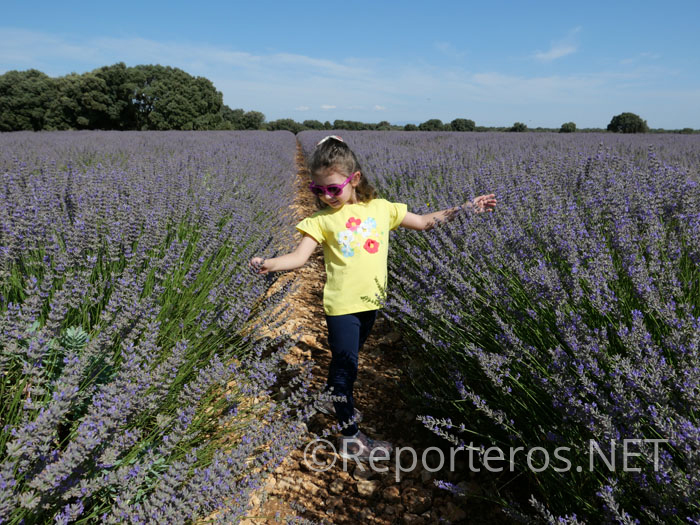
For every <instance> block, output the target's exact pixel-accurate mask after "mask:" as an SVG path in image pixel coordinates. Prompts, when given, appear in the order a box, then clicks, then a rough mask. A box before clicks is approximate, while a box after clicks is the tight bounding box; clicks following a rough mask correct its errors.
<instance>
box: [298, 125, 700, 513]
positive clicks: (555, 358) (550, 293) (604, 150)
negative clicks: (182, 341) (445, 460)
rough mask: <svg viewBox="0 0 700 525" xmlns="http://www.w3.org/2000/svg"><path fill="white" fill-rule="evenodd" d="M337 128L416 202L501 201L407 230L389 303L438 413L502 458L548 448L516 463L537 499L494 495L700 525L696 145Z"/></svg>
mask: <svg viewBox="0 0 700 525" xmlns="http://www.w3.org/2000/svg"><path fill="white" fill-rule="evenodd" d="M319 135H320V134H319V133H311V132H308V133H303V134H302V136H301V141H302V144H303V145H304V146H305V148H307V149H310V147H311V145H312V144H313V143H314V141H316V140H318V138H320V137H319ZM341 135H342V136H343V138H344V139H346V140H347V141H348V142H349V143H350V145H351V147H352V148H353V150H354V151H356V152H357V153H358V155H359V156H360V158H361V159H363V167H364V168H365V170H366V171H367V172H368V173H369V176H370V177H372V181H373V182H376V183H377V184H378V185H379V187H380V189H381V193H382V194H383V195H384V196H385V197H387V198H389V199H392V200H397V201H402V202H407V203H408V204H409V209H411V210H413V211H417V212H419V213H420V212H427V211H430V210H436V209H441V208H444V207H448V206H451V205H454V204H456V203H459V202H463V201H465V200H467V199H468V198H470V197H472V196H474V195H478V194H481V193H484V192H493V193H495V194H496V195H497V198H498V199H499V209H498V211H497V213H495V214H492V215H488V216H487V215H486V214H484V215H468V214H463V215H461V216H459V217H458V218H457V220H455V221H453V222H451V223H448V224H445V225H443V226H442V227H441V228H438V229H436V230H433V231H430V232H424V233H415V232H410V231H397V232H396V233H395V234H394V237H393V240H392V252H391V254H390V289H389V291H388V297H386V308H385V311H386V313H387V315H388V316H389V317H390V318H391V319H392V320H393V321H394V322H396V323H397V324H398V325H399V327H400V330H401V331H402V333H403V334H405V335H406V339H407V340H408V341H409V343H411V344H412V346H411V348H410V350H409V351H407V359H409V360H410V370H411V373H410V380H411V382H412V384H413V386H414V391H415V393H416V395H417V399H416V401H418V402H423V406H424V411H426V412H428V413H430V414H431V415H429V416H424V417H423V418H422V421H423V422H424V424H425V425H426V426H427V427H428V428H431V429H432V430H434V431H435V432H436V433H438V434H439V435H442V436H444V437H446V438H448V439H450V440H451V441H452V442H453V443H455V444H456V445H468V444H469V443H470V442H471V441H474V442H476V444H477V446H479V445H481V446H484V445H485V446H487V447H488V446H490V445H496V446H499V447H500V448H501V449H502V450H505V451H506V455H507V451H508V450H509V449H510V447H523V449H524V450H525V451H526V452H527V451H528V450H532V449H534V448H535V447H541V450H540V452H539V454H537V455H535V456H534V458H535V460H534V461H531V462H530V463H528V462H527V461H526V456H525V454H524V453H522V452H521V453H520V454H519V455H516V456H515V457H514V460H513V464H508V463H507V462H503V463H502V464H500V466H501V467H504V469H505V471H508V470H509V469H513V471H514V477H516V475H517V474H519V475H520V478H521V479H523V478H524V479H526V480H527V483H524V484H522V486H524V487H526V489H527V490H528V491H529V492H531V493H532V494H533V497H532V498H531V499H530V503H531V505H532V506H531V509H530V510H527V508H526V507H525V508H523V507H522V505H518V502H517V501H516V500H515V499H514V497H513V496H512V495H508V494H507V493H503V494H501V495H496V496H495V497H496V498H500V499H501V501H502V502H503V503H507V504H509V505H510V508H511V513H512V515H516V514H517V515H519V516H520V518H521V519H536V518H537V519H540V520H541V521H544V522H552V523H553V522H555V521H556V522H577V520H584V521H589V522H593V523H599V522H622V523H632V522H644V523H659V522H663V523H688V522H691V523H697V522H700V505H699V504H698V502H699V501H700V478H699V477H698V463H699V461H700V450H699V447H698V443H699V442H700V441H699V439H698V438H699V437H700V434H699V430H698V409H699V408H700V405H699V404H698V401H699V398H698V393H699V392H700V362H699V357H698V355H699V354H698V347H699V342H700V336H699V335H698V334H700V331H699V328H700V285H699V280H698V275H699V274H698V263H700V249H699V248H698V247H699V246H700V188H699V186H698V183H699V182H700V175H699V170H700V142H699V141H698V139H697V138H696V137H680V136H668V135H661V136H645V137H620V136H613V135H608V134H587V135H580V136H575V137H572V136H567V137H560V136H556V135H554V134H530V135H528V136H518V137H515V136H512V135H505V134H457V133H398V132H397V133H386V132H382V133H370V132H364V133H353V132H343V133H341ZM379 292H380V295H381V290H380V291H379ZM652 439H653V440H662V441H661V442H650V441H638V440H652ZM625 440H631V441H627V443H628V444H630V445H631V448H630V449H629V450H628V452H629V454H628V455H627V459H628V461H629V464H628V465H627V467H628V468H625V465H624V463H623V461H624V458H623V457H622V456H623V455H624V449H623V448H622V445H623V443H624V442H625ZM592 444H593V445H592ZM592 446H593V447H594V451H599V453H597V454H593V455H589V454H588V453H589V452H590V450H591V447H592ZM556 447H568V449H569V454H568V458H567V459H568V460H569V464H568V468H567V464H566V463H565V462H561V461H559V462H557V463H556V464H554V459H555V455H554V451H555V448H556ZM595 447H598V448H595ZM523 449H521V450H523ZM542 450H544V451H546V452H547V456H544V454H543V453H542ZM482 451H483V449H482ZM633 454H634V455H633ZM545 457H548V458H550V459H551V460H552V461H551V462H550V464H549V465H546V464H545V461H544V459H545ZM590 457H593V460H592V461H591V460H590ZM507 459H509V458H507ZM611 464H612V465H611ZM554 467H558V470H557V469H555V468H554ZM577 467H581V470H580V471H579V469H578V468H577ZM526 499H527V498H526Z"/></svg>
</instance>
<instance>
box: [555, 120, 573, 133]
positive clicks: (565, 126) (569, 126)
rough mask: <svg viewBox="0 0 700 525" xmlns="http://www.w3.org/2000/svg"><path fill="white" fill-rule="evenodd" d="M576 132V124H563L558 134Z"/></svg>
mask: <svg viewBox="0 0 700 525" xmlns="http://www.w3.org/2000/svg"><path fill="white" fill-rule="evenodd" d="M575 131H576V124H575V123H574V122H564V124H562V125H561V128H559V133H573V132H575Z"/></svg>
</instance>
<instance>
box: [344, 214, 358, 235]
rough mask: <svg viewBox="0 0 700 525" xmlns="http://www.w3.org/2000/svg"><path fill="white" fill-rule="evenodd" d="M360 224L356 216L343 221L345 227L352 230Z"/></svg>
mask: <svg viewBox="0 0 700 525" xmlns="http://www.w3.org/2000/svg"><path fill="white" fill-rule="evenodd" d="M360 224H362V220H360V219H357V218H356V217H350V218H349V219H348V222H346V223H345V227H346V228H347V229H348V230H350V231H353V232H354V231H355V230H356V229H357V227H358V226H359V225H360Z"/></svg>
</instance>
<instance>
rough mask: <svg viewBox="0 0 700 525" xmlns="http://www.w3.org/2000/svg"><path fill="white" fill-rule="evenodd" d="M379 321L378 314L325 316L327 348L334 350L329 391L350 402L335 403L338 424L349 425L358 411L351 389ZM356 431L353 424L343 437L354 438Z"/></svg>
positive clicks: (344, 432)
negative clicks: (371, 334)
mask: <svg viewBox="0 0 700 525" xmlns="http://www.w3.org/2000/svg"><path fill="white" fill-rule="evenodd" d="M376 318H377V310H368V311H366V312H357V313H352V314H345V315H327V316H326V323H327V324H328V346H330V349H331V364H330V367H329V369H328V380H327V381H326V389H328V388H329V387H333V392H332V394H333V395H334V396H345V397H346V399H347V402H340V401H334V402H333V406H334V407H335V413H336V415H337V418H338V422H339V423H341V424H343V423H347V422H348V421H350V419H352V415H353V412H354V410H355V404H354V400H353V397H352V388H353V385H354V384H355V379H356V378H357V363H358V356H359V353H360V348H362V345H363V344H364V342H365V341H366V340H367V337H368V336H369V333H370V330H372V326H373V325H374V321H375V319H376ZM357 430H358V428H357V423H353V424H352V425H350V426H349V427H347V428H344V429H343V430H342V433H343V435H345V436H352V435H354V434H355V433H356V432H357Z"/></svg>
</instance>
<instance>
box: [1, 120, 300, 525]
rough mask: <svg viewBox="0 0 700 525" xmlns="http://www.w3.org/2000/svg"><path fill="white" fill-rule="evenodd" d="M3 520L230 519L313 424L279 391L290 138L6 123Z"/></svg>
mask: <svg viewBox="0 0 700 525" xmlns="http://www.w3.org/2000/svg"><path fill="white" fill-rule="evenodd" d="M0 144H1V146H0V403H1V406H2V411H0V523H16V524H19V523H25V524H30V523H46V522H48V521H55V522H56V523H73V522H74V523H98V522H99V523H124V522H129V523H164V522H167V523H191V522H193V521H195V520H196V519H198V518H201V517H204V516H208V515H209V514H211V513H212V512H215V511H218V512H219V513H220V516H222V517H225V518H221V519H226V520H236V519H238V518H239V517H241V516H243V515H244V514H245V512H246V508H247V504H248V496H249V494H250V493H251V491H252V490H255V489H256V488H258V487H259V486H260V485H261V480H262V479H263V478H264V477H265V476H266V473H267V472H269V471H270V470H271V469H273V468H275V467H276V466H277V465H278V464H279V463H280V462H281V461H282V460H283V459H284V457H285V456H286V454H287V453H288V452H289V451H290V450H291V449H292V448H295V447H296V446H298V444H299V443H300V440H301V436H302V427H301V424H300V423H301V416H300V415H299V414H300V411H299V405H300V403H301V400H302V399H303V398H304V396H305V392H306V390H307V388H308V384H309V378H310V370H309V369H308V368H304V367H302V368H300V369H299V370H298V371H297V375H296V377H295V379H294V380H293V382H292V384H291V385H290V386H289V388H290V389H291V390H292V391H293V392H294V393H295V395H293V396H289V397H288V398H286V400H282V401H274V400H273V399H272V398H271V397H270V394H271V393H272V390H273V388H274V385H275V383H276V381H277V376H278V372H279V370H280V369H281V368H282V367H283V365H284V362H283V361H282V358H283V357H284V355H285V353H286V351H287V350H288V349H289V347H290V346H291V344H293V341H292V340H291V339H290V338H276V339H270V338H264V339H261V338H260V330H259V329H260V328H261V327H271V326H275V325H276V324H277V323H280V322H282V320H283V319H281V317H280V315H281V314H280V312H283V311H284V309H283V308H279V306H280V304H281V302H282V301H284V295H285V292H286V291H287V289H285V288H283V289H282V290H281V291H280V292H278V293H276V294H273V295H271V296H269V297H268V298H267V299H261V298H262V297H265V295H266V291H267V290H268V289H269V287H270V286H271V284H272V281H271V280H270V279H267V280H261V279H250V278H249V272H248V269H247V261H248V260H249V259H250V257H251V256H252V255H253V254H259V253H261V252H262V253H268V254H269V255H270V256H271V255H274V254H275V253H277V251H279V250H282V249H285V248H286V244H288V243H289V242H290V241H291V235H292V231H291V228H290V226H289V225H290V224H292V221H291V220H290V219H289V218H288V217H286V216H285V213H286V210H287V209H288V206H289V204H290V202H291V198H292V195H293V189H292V181H293V176H294V173H295V171H296V170H295V165H294V156H295V152H296V141H295V140H294V136H293V135H292V134H291V133H287V132H277V133H262V132H261V133H257V132H199V133H170V132H166V133H105V132H90V133H88V132H75V133H73V132H62V133H42V134H31V133H15V134H0Z"/></svg>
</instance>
